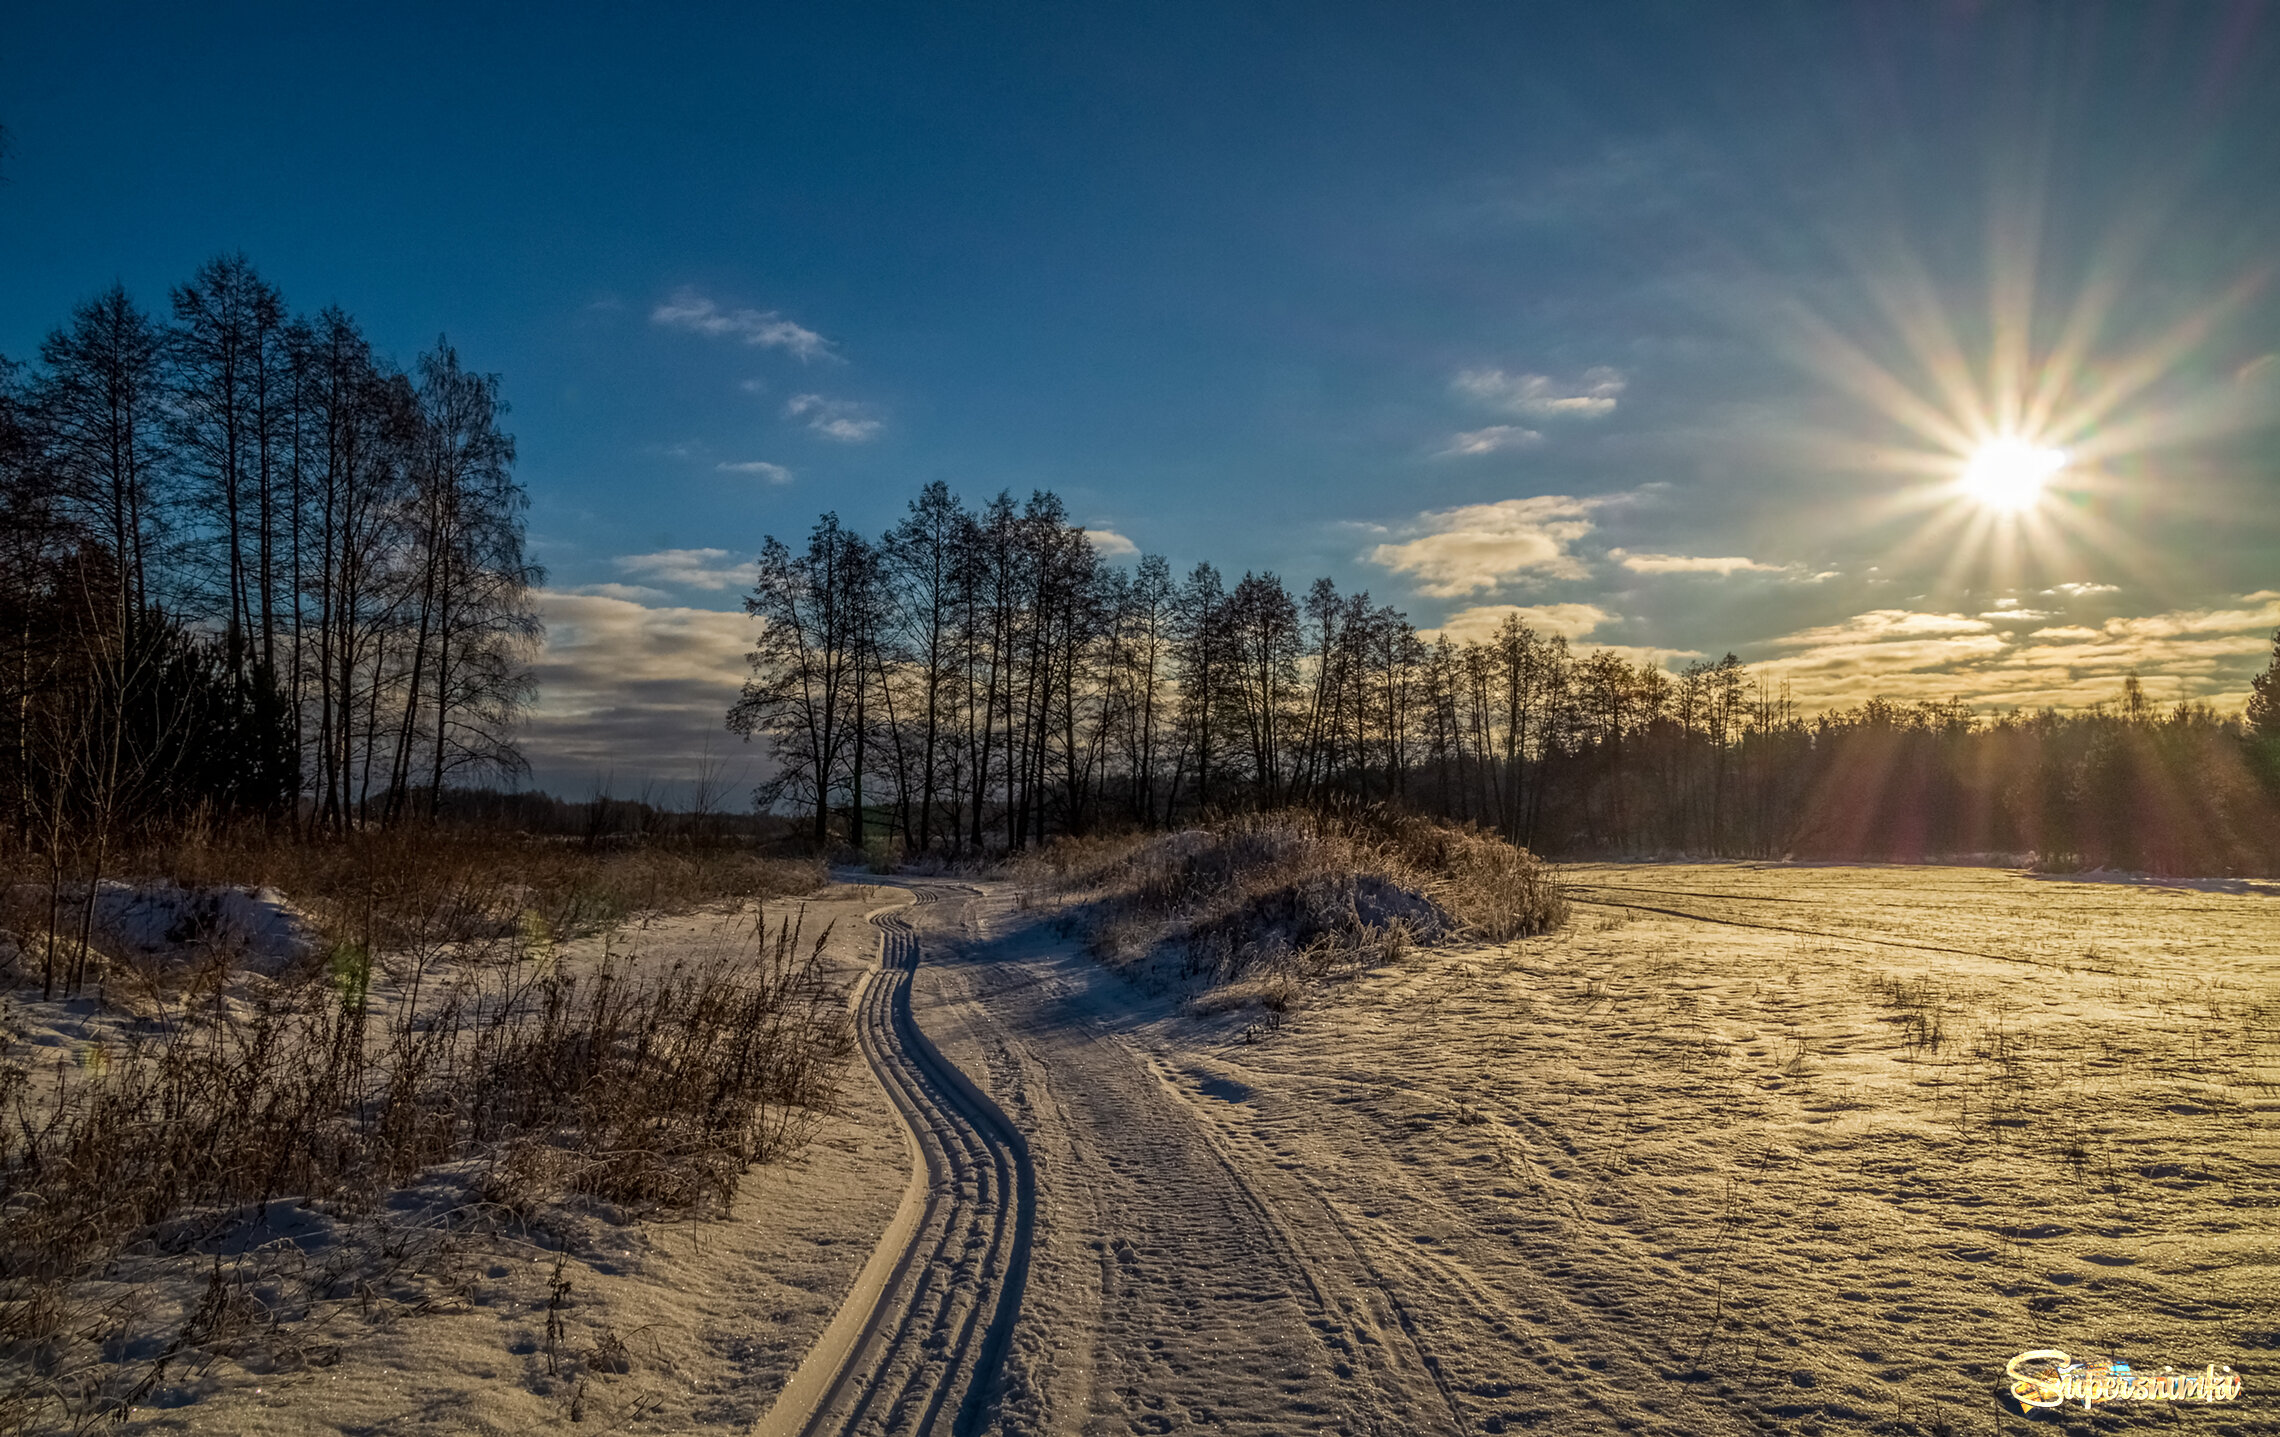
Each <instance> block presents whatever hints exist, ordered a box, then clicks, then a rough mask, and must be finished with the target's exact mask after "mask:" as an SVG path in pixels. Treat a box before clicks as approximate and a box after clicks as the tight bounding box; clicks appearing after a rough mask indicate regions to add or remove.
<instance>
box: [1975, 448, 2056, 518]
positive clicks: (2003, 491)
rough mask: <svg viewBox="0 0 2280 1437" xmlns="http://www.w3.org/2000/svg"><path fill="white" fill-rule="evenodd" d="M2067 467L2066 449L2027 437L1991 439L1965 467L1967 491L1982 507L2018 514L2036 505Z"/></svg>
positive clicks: (1976, 451) (1976, 452)
mask: <svg viewBox="0 0 2280 1437" xmlns="http://www.w3.org/2000/svg"><path fill="white" fill-rule="evenodd" d="M2065 467H2066V451H2065V450H2063V449H2050V448H2045V447H2044V446H2042V445H2040V444H2035V443H2032V442H2030V441H2028V440H2025V439H2019V438H2016V437H2012V436H2005V437H2002V438H1998V439H1990V440H1988V441H1987V442H1986V443H1984V444H1982V445H1980V446H1979V448H1978V449H1977V450H1975V451H1973V453H1972V456H1971V459H1970V461H1969V462H1968V463H1966V464H1965V465H1964V466H1963V480H1962V487H1963V492H1964V493H1965V494H1967V495H1969V496H1971V498H1973V499H1975V500H1977V501H1978V503H1979V504H1980V506H1981V507H1982V508H1986V509H1993V510H1996V511H1998V512H2001V513H2006V514H2016V513H2020V512H2022V511H2024V510H2027V509H2032V508H2033V507H2034V506H2035V501H2036V500H2038V499H2040V498H2041V497H2042V492H2043V486H2044V485H2045V484H2048V483H2049V482H2050V479H2051V476H2052V475H2054V474H2056V473H2057V472H2058V471H2059V470H2061V469H2064V468H2065Z"/></svg>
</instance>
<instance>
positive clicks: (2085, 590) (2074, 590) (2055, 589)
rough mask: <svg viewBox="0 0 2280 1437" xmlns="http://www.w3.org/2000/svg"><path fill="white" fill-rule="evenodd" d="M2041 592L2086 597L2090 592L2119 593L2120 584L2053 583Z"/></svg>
mask: <svg viewBox="0 0 2280 1437" xmlns="http://www.w3.org/2000/svg"><path fill="white" fill-rule="evenodd" d="M2043 592H2044V593H2046V594H2064V595H2066V597H2068V598H2070V599H2081V598H2087V597H2089V596H2090V595H2092V594H2117V593H2120V592H2121V585H2119V584H2089V583H2080V584H2056V585H2053V586H2052V587H2050V588H2048V589H2045V590H2043Z"/></svg>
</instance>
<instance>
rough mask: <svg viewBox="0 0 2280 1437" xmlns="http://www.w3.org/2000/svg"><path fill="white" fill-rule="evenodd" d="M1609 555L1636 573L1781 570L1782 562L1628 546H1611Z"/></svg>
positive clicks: (1724, 573) (1753, 572)
mask: <svg viewBox="0 0 2280 1437" xmlns="http://www.w3.org/2000/svg"><path fill="white" fill-rule="evenodd" d="M1607 557H1608V558H1610V559H1613V560H1614V561H1615V562H1616V563H1618V564H1621V565H1622V566H1623V567H1624V568H1626V569H1629V570H1630V571H1631V572H1632V573H1634V574H1717V575H1720V576H1721V577H1723V576H1724V575H1727V574H1736V573H1752V574H1778V573H1780V572H1781V569H1782V566H1781V565H1779V564H1761V563H1759V562H1758V561H1757V560H1755V559H1743V558H1739V557H1735V556H1731V555H1729V556H1727V557H1725V558H1718V559H1711V558H1702V557H1697V556H1695V555H1692V554H1634V553H1632V552H1630V551H1629V550H1628V549H1609V550H1608V551H1607Z"/></svg>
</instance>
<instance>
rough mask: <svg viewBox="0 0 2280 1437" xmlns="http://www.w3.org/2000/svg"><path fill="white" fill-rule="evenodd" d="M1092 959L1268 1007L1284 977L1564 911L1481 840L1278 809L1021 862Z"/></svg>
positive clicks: (1538, 925)
mask: <svg viewBox="0 0 2280 1437" xmlns="http://www.w3.org/2000/svg"><path fill="white" fill-rule="evenodd" d="M1022 876H1023V877H1024V878H1026V879H1027V880H1028V881H1029V882H1030V883H1031V884H1032V885H1033V886H1037V887H1044V888H1051V889H1054V890H1057V891H1059V892H1060V893H1062V894H1063V895H1066V896H1067V897H1068V898H1070V899H1071V900H1073V907H1072V908H1071V910H1070V913H1069V916H1070V917H1071V918H1072V919H1073V920H1074V921H1075V922H1076V923H1077V924H1078V925H1079V926H1080V927H1081V928H1083V930H1084V931H1085V933H1086V936H1087V938H1088V941H1089V942H1090V943H1091V946H1092V948H1093V951H1094V952H1095V953H1096V955H1098V956H1099V957H1101V958H1102V959H1104V960H1105V961H1107V962H1109V963H1111V964H1113V965H1116V966H1119V967H1123V968H1126V969H1128V970H1130V971H1131V972H1132V973H1133V975H1134V976H1136V977H1140V978H1141V979H1142V980H1143V981H1149V982H1154V983H1158V984H1170V983H1178V984H1181V985H1184V986H1186V987H1189V988H1191V989H1193V988H1201V989H1207V990H1218V991H1217V992H1216V993H1215V994H1214V995H1213V996H1212V997H1209V998H1205V999H1202V1000H1199V1001H1201V1002H1202V1003H1203V1005H1204V1006H1205V1007H1207V1008H1212V1009H1217V1008H1224V1007H1226V1006H1228V1003H1229V1001H1230V999H1231V996H1232V995H1234V994H1237V993H1240V994H1243V995H1245V996H1246V1001H1254V1002H1255V1003H1256V1004H1257V1005H1259V1006H1263V1007H1266V1008H1268V1009H1270V1010H1272V1011H1278V1012H1279V1011H1280V1010H1281V1009H1282V1008H1283V1007H1287V1006H1288V1004H1289V1001H1290V997H1291V994H1292V993H1293V992H1295V987H1294V980H1296V979H1300V978H1304V979H1318V978H1321V977H1324V976H1327V975H1331V974H1336V973H1350V972H1355V971H1359V970H1361V969H1364V968H1368V967H1372V966H1375V965H1377V964H1379V963H1383V962H1387V961H1390V960H1392V959H1396V958H1398V957H1400V956H1401V954H1402V953H1403V952H1404V951H1406V950H1407V949H1408V948H1409V947H1411V946H1412V945H1434V944H1440V943H1445V942H1453V941H1459V940H1464V941H1490V942H1502V941H1506V940H1509V939H1513V938H1518V937H1525V936H1528V935H1531V934H1536V933H1542V932H1544V931H1546V930H1548V929H1550V928H1553V927H1556V926H1557V925H1558V924H1560V923H1561V922H1563V921H1564V920H1565V918H1566V916H1567V905H1566V902H1565V900H1564V899H1563V898H1562V897H1561V896H1560V894H1559V890H1558V888H1557V886H1556V885H1555V884H1553V882H1552V881H1551V878H1550V876H1549V874H1548V872H1547V871H1546V869H1545V867H1544V865H1543V864H1542V863H1541V862H1540V861H1538V860H1537V859H1536V858H1535V857H1534V855H1532V854H1530V853H1528V852H1527V851H1526V850H1525V849H1520V848H1515V847H1513V846H1512V845H1511V844H1509V843H1506V842H1504V841H1503V840H1502V839H1500V838H1497V837H1495V836H1494V835H1492V834H1488V833H1485V832H1482V831H1480V830H1478V829H1473V828H1461V827H1456V826H1453V825H1450V824H1446V823H1440V822H1436V821H1433V820H1429V819H1423V818H1416V817H1412V816H1409V815H1404V814H1397V813H1392V812H1388V811H1384V810H1377V809H1372V810H1364V811H1360V812H1338V813H1322V812H1314V811H1308V810H1298V809H1292V810H1284V811H1279V812H1274V813H1265V814H1250V815H1243V816H1239V817H1234V818H1229V819H1224V820H1221V821H1219V822H1216V823H1213V824H1211V825H1209V826H1207V827H1204V828H1198V829H1189V830H1185V831H1182V832H1179V833H1172V834H1165V835H1160V836H1155V837H1146V838H1134V837H1126V838H1114V839H1092V840H1065V841H1062V842H1060V843H1056V844H1054V845H1052V846H1051V847H1049V848H1047V849H1045V850H1044V851H1043V852H1042V853H1041V854H1039V855H1037V856H1036V857H1035V858H1033V859H1031V860H1029V861H1028V864H1027V866H1026V870H1025V871H1024V873H1023V874H1022Z"/></svg>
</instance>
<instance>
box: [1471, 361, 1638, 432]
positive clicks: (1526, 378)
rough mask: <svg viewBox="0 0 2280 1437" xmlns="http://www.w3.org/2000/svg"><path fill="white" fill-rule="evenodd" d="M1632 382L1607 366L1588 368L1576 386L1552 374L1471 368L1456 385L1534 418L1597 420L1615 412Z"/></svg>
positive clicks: (1489, 402) (1485, 400)
mask: <svg viewBox="0 0 2280 1437" xmlns="http://www.w3.org/2000/svg"><path fill="white" fill-rule="evenodd" d="M1627 383H1629V381H1628V380H1626V379H1625V378H1624V377H1623V373H1622V371H1620V370H1617V369H1610V368H1608V367H1607V366H1606V365H1600V366H1598V367H1596V368H1592V369H1587V370H1585V371H1584V372H1583V378H1582V379H1580V380H1578V381H1576V382H1575V383H1573V384H1562V383H1560V382H1559V381H1558V380H1555V379H1553V378H1552V377H1551V376H1550V375H1548V374H1506V373H1505V372H1504V371H1503V370H1501V369H1467V370H1465V371H1463V372H1462V373H1460V374H1458V375H1457V377H1456V379H1455V381H1454V384H1455V387H1456V390H1457V392H1458V393H1459V394H1462V395H1465V396H1466V397H1467V398H1470V399H1475V400H1478V401H1480V402H1481V403H1483V404H1487V405H1490V406H1493V407H1495V408H1497V409H1506V410H1510V411H1511V412H1512V413H1514V414H1524V415H1527V416H1528V417H1530V418H1532V419H1597V418H1600V417H1601V416H1603V415H1606V414H1611V413H1613V412H1614V410H1615V400H1616V396H1618V395H1620V394H1621V393H1622V392H1623V388H1624V386H1625V385H1626V384H1627Z"/></svg>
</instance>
